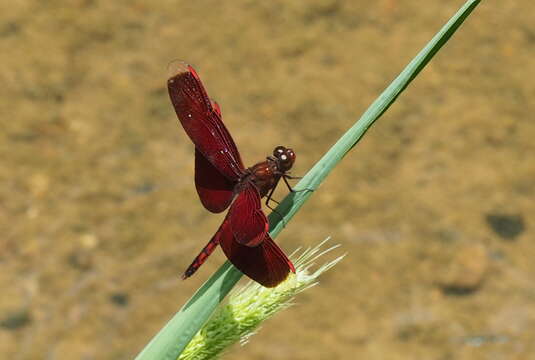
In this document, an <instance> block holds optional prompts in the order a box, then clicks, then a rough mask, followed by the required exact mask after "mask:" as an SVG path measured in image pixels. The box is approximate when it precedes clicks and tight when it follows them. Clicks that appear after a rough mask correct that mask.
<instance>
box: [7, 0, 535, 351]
mask: <svg viewBox="0 0 535 360" xmlns="http://www.w3.org/2000/svg"><path fill="white" fill-rule="evenodd" d="M67 3H68V5H66V4H67ZM462 3H463V1H462V0H457V1H451V2H445V1H426V2H422V1H416V0H410V1H409V0H406V1H396V0H380V1H376V2H369V1H337V0H312V1H306V2H305V1H303V2H288V1H263V2H260V1H250V0H240V1H233V2H223V1H178V2H177V1H159V2H146V1H119V2H118V1H102V0H75V1H70V2H62V1H24V0H20V1H11V2H5V3H3V4H2V5H0V14H2V15H0V53H1V54H2V55H1V56H0V58H1V67H0V84H1V86H0V109H1V111H0V114H1V115H0V116H1V117H2V120H1V127H2V131H1V132H0V156H1V159H2V160H1V162H0V179H1V184H2V186H1V187H0V230H1V234H2V238H1V242H0V293H1V294H2V295H1V297H0V358H2V359H21V360H24V359H58V360H63V359H69V360H70V359H85V360H90V359H131V358H132V357H133V356H135V354H137V352H138V351H139V350H140V349H141V348H142V347H143V346H144V344H145V343H146V342H147V341H148V340H149V339H150V338H151V336H152V335H153V334H154V333H155V332H156V331H157V330H158V329H159V328H160V327H161V326H162V325H163V324H164V323H165V322H166V321H167V319H169V317H170V316H171V315H172V314H173V313H174V312H175V311H176V310H177V309H178V308H180V306H181V305H182V304H183V303H184V302H185V301H186V300H187V299H188V298H189V296H190V295H191V294H192V292H193V291H194V290H195V289H196V288H198V287H199V286H200V284H201V283H202V282H203V281H205V280H206V279H207V278H208V277H209V276H210V274H211V273H212V272H213V271H214V270H215V269H216V268H217V267H218V266H219V265H221V263H222V262H223V261H224V256H223V255H222V254H221V252H220V251H218V252H217V253H216V254H214V255H213V256H212V258H211V259H210V260H209V261H208V262H207V263H206V264H205V265H204V266H203V267H202V268H201V269H200V271H199V272H198V273H197V274H196V275H195V276H194V277H193V278H192V279H190V280H188V281H181V280H180V279H179V274H180V273H181V271H183V270H184V269H185V267H186V266H187V265H188V264H189V263H190V261H191V260H192V258H193V257H194V256H195V255H196V254H197V252H198V251H199V249H200V248H201V247H202V246H203V245H204V243H205V242H206V241H207V240H208V239H209V238H210V236H211V235H212V234H213V232H214V231H215V230H216V228H217V226H218V224H219V222H220V221H221V216H218V215H212V214H209V213H208V212H207V211H205V210H204V209H203V208H202V207H201V204H200V202H199V201H198V199H197V195H196V193H195V189H194V186H193V160H192V159H193V148H192V145H191V143H190V141H189V139H187V138H186V136H185V134H184V132H183V130H182V129H181V127H180V126H179V124H178V121H177V120H176V117H175V114H174V112H173V109H172V107H171V105H170V102H169V100H168V97H167V93H166V89H165V83H166V67H167V64H168V63H169V62H170V61H171V60H173V59H175V58H181V59H184V60H186V61H188V62H190V63H192V64H194V65H195V66H196V68H197V70H198V72H199V74H200V76H201V77H202V79H203V81H204V83H205V85H206V87H207V88H208V90H209V93H210V95H211V96H212V97H214V98H216V99H217V100H218V102H219V103H220V104H221V107H222V110H223V116H224V118H225V122H226V124H227V126H228V128H229V129H230V131H231V132H232V134H233V136H234V138H235V140H236V142H237V144H238V146H239V148H240V150H241V152H242V155H243V157H244V160H245V162H246V163H247V164H248V165H251V164H253V163H254V162H255V161H258V160H261V159H263V158H264V157H265V156H266V155H267V154H268V153H269V152H271V150H272V149H273V147H274V146H275V145H278V144H283V145H288V146H292V147H293V148H294V149H295V150H296V152H297V156H298V158H297V163H296V167H295V170H293V173H294V174H304V173H305V172H306V171H307V169H309V168H310V167H311V166H312V165H313V164H314V162H315V161H317V160H318V159H319V157H320V156H321V155H322V154H323V153H324V152H325V151H326V150H327V149H328V148H329V146H330V145H331V144H332V143H333V142H334V141H336V139H337V138H338V137H339V136H340V135H341V134H342V133H343V131H345V129H347V128H348V127H349V126H351V125H352V124H353V123H354V122H355V121H356V120H357V119H358V117H359V115H360V114H361V113H362V112H363V111H364V110H365V109H366V107H367V106H368V105H369V104H370V103H371V101H372V100H373V99H374V98H375V97H376V96H377V95H378V94H379V93H380V92H381V91H382V89H383V88H384V87H385V86H386V85H387V84H388V83H389V82H390V81H391V80H392V79H393V78H394V76H396V75H397V73H398V72H399V71H400V70H401V69H402V68H403V67H404V66H405V64H406V63H407V62H408V61H409V60H410V59H411V58H412V57H413V56H414V55H415V54H416V53H417V51H419V50H420V49H421V47H422V46H423V45H424V44H425V43H426V42H427V41H428V40H429V39H430V38H431V36H432V35H433V34H434V33H435V32H436V31H437V30H438V29H439V28H440V27H441V26H442V25H443V23H444V22H445V21H446V20H447V19H448V18H449V17H450V16H451V15H452V14H453V13H454V12H455V11H456V10H457V8H458V7H459V6H460V5H461V4H462ZM534 13H535V2H533V1H528V0H519V1H514V2H513V1H498V0H486V1H484V2H483V4H481V5H480V7H479V8H478V9H476V11H475V13H474V14H473V15H472V17H471V18H469V19H468V21H467V23H466V24H465V25H463V27H462V28H461V29H460V31H459V32H458V33H457V34H456V35H455V36H454V37H453V38H452V40H451V41H450V43H448V44H447V46H446V47H445V48H444V49H443V50H442V51H441V52H440V53H439V55H438V56H437V57H436V58H435V59H434V60H433V61H432V63H431V64H430V65H429V66H428V67H427V68H426V69H425V70H424V72H423V73H422V74H421V75H420V76H419V77H418V78H417V80H416V81H415V82H414V83H413V84H412V85H411V86H410V87H409V88H408V89H407V91H406V93H404V94H403V95H402V96H401V97H400V98H399V99H398V101H397V102H396V103H395V104H394V106H393V107H392V108H391V109H390V110H389V111H388V112H387V113H386V114H385V115H384V116H383V118H381V119H380V120H379V121H378V122H377V124H376V125H375V126H374V127H373V128H372V129H371V131H369V132H368V134H367V135H366V137H365V138H364V140H363V141H362V142H361V143H360V144H359V145H358V146H357V147H355V149H354V150H353V151H352V152H351V153H350V154H349V155H348V156H347V157H346V158H345V159H344V160H343V162H342V163H341V164H340V166H339V167H338V168H337V169H336V170H335V171H334V172H333V173H332V176H330V177H329V179H328V180H327V181H326V183H325V184H323V185H322V187H321V188H320V189H319V190H318V191H316V193H315V194H314V195H313V197H312V199H311V200H310V201H309V202H308V203H307V204H306V206H305V207H304V208H303V210H302V211H301V212H300V213H299V214H298V215H297V216H296V217H295V218H294V219H293V220H292V222H291V223H290V224H289V225H288V226H287V227H286V229H285V230H284V231H283V232H282V233H281V235H280V236H279V237H278V239H277V241H279V242H280V243H281V246H282V247H284V248H285V249H286V250H287V251H289V250H293V249H294V248H296V247H297V246H300V245H313V244H316V243H318V242H319V241H321V240H322V239H324V238H325V237H327V236H329V235H331V236H332V237H333V238H334V241H335V242H336V243H341V244H342V250H341V251H340V252H348V256H347V257H346V259H345V260H344V261H343V262H342V263H341V264H340V265H339V266H337V267H336V268H335V269H333V270H332V271H330V272H329V273H328V274H326V276H324V277H323V280H322V283H321V285H320V286H318V287H316V288H314V289H311V290H309V291H307V292H306V293H304V294H302V295H301V296H299V297H298V299H297V302H298V306H295V307H293V308H291V309H289V310H287V311H285V312H284V313H283V314H279V315H278V316H276V317H275V318H274V319H272V320H271V321H270V322H269V323H267V324H266V325H265V326H264V327H263V329H262V330H261V332H260V334H259V335H258V336H255V337H254V338H253V339H252V341H251V343H250V344H248V345H247V346H245V347H243V348H241V347H236V348H235V349H233V350H232V353H231V354H230V355H229V356H228V358H232V359H295V360H300V359H368V360H375V359H377V360H383V359H437V360H439V359H440V360H446V359H476V360H477V359H526V358H529V357H530V356H532V354H533V353H535V335H534V334H535V333H534V332H533V329H534V328H535V287H534V280H533V279H534V278H535V262H534V261H533V258H534V255H535V242H534V241H533V240H534V234H535V233H534V224H533V222H532V221H533V218H534V216H533V215H534V213H535V202H534V201H533V199H534V196H535V194H534V193H535V191H534V178H535V161H533V158H534V153H535V141H534V140H533V139H534V138H535V122H534V121H533V113H535V106H534V102H533V98H534V97H535V82H533V81H532V79H533V76H534V75H535V65H534V64H535V63H534V61H533V59H534V58H535V29H534V28H533V14H534ZM282 196H284V189H282V188H281V189H280V192H278V193H277V197H278V198H281V197H282Z"/></svg>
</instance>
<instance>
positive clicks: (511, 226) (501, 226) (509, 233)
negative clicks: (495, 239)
mask: <svg viewBox="0 0 535 360" xmlns="http://www.w3.org/2000/svg"><path fill="white" fill-rule="evenodd" d="M485 220H486V221H487V224H488V225H489V226H490V228H491V229H492V230H493V231H494V232H495V233H496V234H498V235H499V236H500V237H501V238H503V239H505V240H515V239H516V238H517V237H518V236H519V235H520V234H522V233H523V232H524V230H525V229H526V226H525V224H524V218H523V217H522V215H519V214H494V213H492V214H487V215H486V216H485Z"/></svg>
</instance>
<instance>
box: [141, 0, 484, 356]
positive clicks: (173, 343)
mask: <svg viewBox="0 0 535 360" xmlns="http://www.w3.org/2000/svg"><path fill="white" fill-rule="evenodd" d="M480 1H481V0H469V1H467V2H466V3H465V4H464V5H463V6H462V7H461V8H460V9H459V11H458V12H457V13H456V14H455V15H454V16H453V17H452V18H451V19H450V20H449V21H448V22H447V23H446V25H444V27H442V29H441V30H440V31H439V32H438V33H437V34H436V35H435V36H434V37H433V39H431V41H430V42H429V43H428V44H427V45H426V46H425V47H424V48H423V50H422V51H420V53H419V54H418V55H417V56H416V57H415V58H414V59H413V60H412V61H411V62H410V63H409V64H408V65H407V67H406V68H405V69H404V70H403V71H402V72H401V73H400V74H399V76H398V77H397V78H396V79H395V80H394V81H393V82H392V83H391V84H390V85H389V86H388V87H387V88H386V89H385V91H383V93H382V94H381V95H380V96H379V97H378V98H377V99H376V100H375V101H374V102H373V104H372V105H371V106H370V107H369V108H368V110H366V112H365V113H364V114H363V115H362V117H361V118H360V119H359V120H358V121H357V123H356V124H355V125H354V126H353V127H351V128H350V129H349V130H348V131H347V132H346V133H345V134H344V135H343V136H342V137H341V138H340V139H339V140H338V142H337V143H336V144H335V145H334V146H333V147H332V148H331V149H330V150H329V151H328V152H327V153H326V154H325V155H324V156H323V157H322V158H321V160H320V161H318V162H317V163H316V165H314V167H313V168H312V169H311V170H310V171H309V172H308V173H307V174H306V175H305V176H304V177H303V179H302V180H301V181H300V182H299V183H298V184H297V186H296V188H297V189H310V190H314V189H317V187H318V186H319V185H320V184H321V182H322V181H323V180H324V179H325V178H326V177H327V175H328V174H329V173H330V172H331V171H332V169H333V168H334V167H335V166H336V165H337V164H338V163H339V162H340V160H342V158H343V157H344V156H345V155H346V154H347V153H348V152H349V150H351V149H352V148H353V146H355V144H356V143H357V142H358V141H359V140H360V139H361V138H362V136H363V135H364V134H365V133H366V131H367V130H368V128H369V127H370V126H371V125H372V124H373V123H374V122H375V120H377V119H378V118H379V117H380V116H381V115H382V114H383V113H384V112H385V111H386V110H387V109H388V108H389V107H390V105H392V103H393V102H394V101H395V100H396V98H397V97H398V96H399V95H400V94H401V93H402V92H403V90H404V89H405V88H406V87H407V86H408V85H409V83H410V82H411V81H412V80H413V79H414V78H415V77H416V76H417V75H418V74H419V73H420V71H421V70H422V69H423V68H424V67H425V65H426V64H427V63H428V62H429V61H430V60H431V58H432V57H433V56H434V55H435V54H436V53H437V52H438V51H439V50H440V48H441V47H442V46H443V45H444V44H445V43H446V42H447V41H448V40H449V39H450V37H451V36H452V35H453V34H454V33H455V31H456V30H457V29H458V28H459V26H460V25H461V24H462V23H463V21H464V20H465V19H466V18H467V17H468V16H469V15H470V13H471V12H472V10H474V8H475V7H476V6H477V5H478V4H479V2H480ZM311 194H312V191H299V192H294V193H290V194H289V195H288V196H286V198H285V199H284V200H283V201H282V202H281V204H280V205H279V206H278V207H277V212H278V213H279V214H281V215H282V217H283V219H284V222H286V223H287V222H288V221H289V220H290V219H291V218H292V217H293V216H294V214H295V213H296V212H297V211H298V210H299V209H300V208H301V206H303V204H304V203H305V201H306V200H307V199H308V198H309V197H310V195H311ZM269 220H270V229H271V231H270V234H271V236H272V237H275V236H277V234H278V233H279V232H280V231H281V230H282V228H283V222H282V219H281V218H280V217H279V216H270V217H269ZM241 276H242V274H241V272H240V271H238V270H237V269H236V268H234V267H233V266H232V265H231V264H230V263H229V262H226V263H225V264H224V265H223V266H221V268H220V269H219V270H218V271H217V272H216V273H215V274H214V275H212V277H211V278H210V279H209V280H208V281H207V282H206V283H204V284H203V285H202V287H201V288H199V290H197V292H196V293H195V294H194V295H193V297H192V298H191V299H190V300H189V301H188V302H187V303H186V304H185V305H184V306H183V307H182V309H180V311H179V312H178V313H176V315H175V316H174V317H173V318H172V319H171V320H170V321H169V322H168V323H167V325H166V326H165V327H164V328H163V329H161V330H160V332H159V333H158V334H157V335H156V336H155V337H154V338H153V339H152V340H151V341H150V342H149V344H148V345H147V346H146V347H145V348H144V349H143V351H142V352H141V353H140V354H139V355H138V356H137V357H136V359H137V360H148V359H151V360H160V359H166V360H171V359H172V360H175V359H176V358H177V357H178V356H179V355H180V354H181V352H182V351H183V350H184V348H185V346H186V345H187V344H188V343H189V341H190V340H191V339H192V338H193V336H194V335H195V334H196V333H197V331H198V330H199V329H200V328H201V327H202V325H203V324H204V323H205V321H206V320H207V319H208V318H209V317H210V315H211V314H212V312H213V311H214V309H215V308H216V306H217V305H218V304H219V303H220V302H221V301H222V300H223V298H224V297H225V296H226V295H227V294H228V292H229V291H230V290H231V289H232V287H233V286H234V285H235V284H236V283H237V282H238V280H239V279H240V278H241Z"/></svg>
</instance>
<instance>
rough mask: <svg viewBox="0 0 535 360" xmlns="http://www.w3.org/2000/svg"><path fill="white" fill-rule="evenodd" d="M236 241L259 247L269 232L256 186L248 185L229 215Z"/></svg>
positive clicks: (241, 192) (237, 198) (235, 201)
mask: <svg viewBox="0 0 535 360" xmlns="http://www.w3.org/2000/svg"><path fill="white" fill-rule="evenodd" d="M228 219H229V224H230V228H231V229H232V232H233V234H234V239H235V240H236V241H237V242H238V243H240V244H242V245H245V246H249V247H254V246H258V245H259V244H260V243H261V242H262V241H264V238H265V236H266V234H267V232H268V230H269V223H268V220H267V218H266V215H264V212H263V211H262V207H261V204H260V194H259V192H258V189H257V188H256V186H254V185H253V184H252V183H247V184H246V185H245V186H244V187H243V188H242V189H241V191H240V192H239V193H238V196H237V197H236V200H234V203H233V204H232V206H231V207H230V210H229V214H228Z"/></svg>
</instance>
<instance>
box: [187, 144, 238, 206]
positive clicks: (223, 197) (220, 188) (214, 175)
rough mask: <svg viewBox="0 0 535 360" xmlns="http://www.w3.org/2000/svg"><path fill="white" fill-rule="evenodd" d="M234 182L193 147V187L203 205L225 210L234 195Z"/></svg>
mask: <svg viewBox="0 0 535 360" xmlns="http://www.w3.org/2000/svg"><path fill="white" fill-rule="evenodd" d="M235 185H236V182H234V181H230V180H229V179H228V178H227V177H225V176H223V174H221V173H220V172H219V170H217V169H216V168H215V167H214V165H212V163H210V162H209V161H208V160H206V158H205V157H204V155H203V154H202V153H201V152H200V151H199V150H197V149H195V187H196V188H197V193H198V194H199V198H200V199H201V203H202V204H203V205H204V207H205V208H206V209H207V210H209V211H211V212H213V213H219V212H221V211H223V210H225V209H226V208H227V207H228V206H229V205H230V203H231V201H232V198H233V196H234V187H235Z"/></svg>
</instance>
